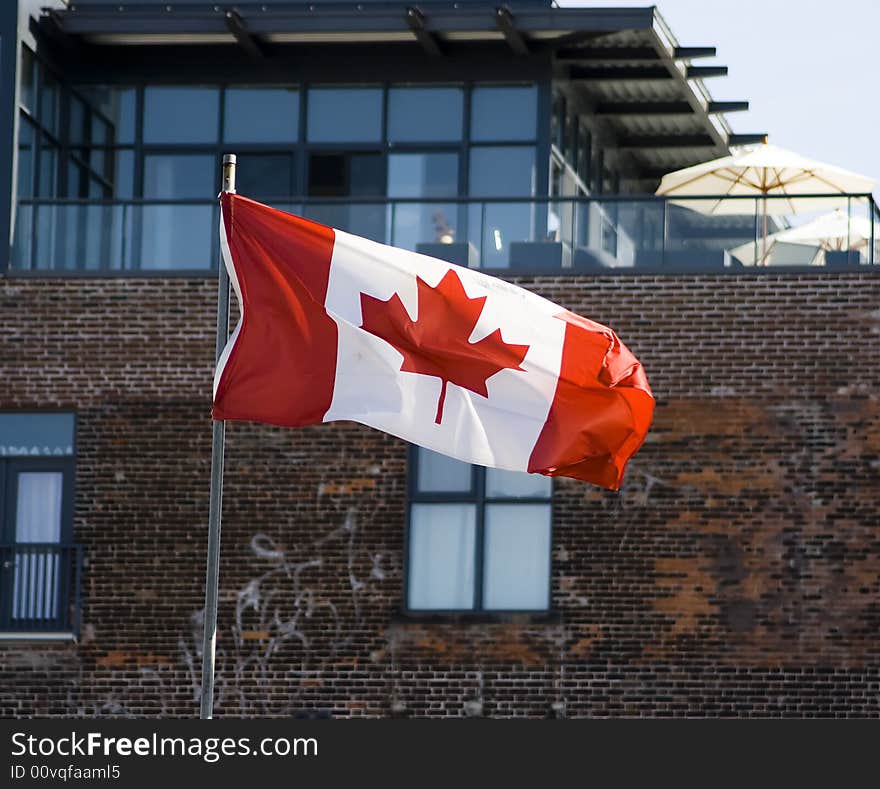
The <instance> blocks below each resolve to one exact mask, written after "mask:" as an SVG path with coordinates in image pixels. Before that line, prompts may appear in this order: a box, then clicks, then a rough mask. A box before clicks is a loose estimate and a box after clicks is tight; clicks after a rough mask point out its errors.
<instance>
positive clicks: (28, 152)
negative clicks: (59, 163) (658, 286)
mask: <svg viewBox="0 0 880 789" xmlns="http://www.w3.org/2000/svg"><path fill="white" fill-rule="evenodd" d="M18 196H19V197H20V198H23V199H27V198H29V197H33V196H34V129H33V126H31V124H30V123H29V122H28V121H26V120H25V119H24V118H21V122H20V123H19V124H18Z"/></svg>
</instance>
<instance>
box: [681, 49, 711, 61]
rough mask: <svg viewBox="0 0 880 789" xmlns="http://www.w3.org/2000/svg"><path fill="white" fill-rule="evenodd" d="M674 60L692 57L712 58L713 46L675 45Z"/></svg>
mask: <svg viewBox="0 0 880 789" xmlns="http://www.w3.org/2000/svg"><path fill="white" fill-rule="evenodd" d="M673 57H675V59H676V60H691V59H692V58H714V57H715V47H676V48H675V50H674V52H673Z"/></svg>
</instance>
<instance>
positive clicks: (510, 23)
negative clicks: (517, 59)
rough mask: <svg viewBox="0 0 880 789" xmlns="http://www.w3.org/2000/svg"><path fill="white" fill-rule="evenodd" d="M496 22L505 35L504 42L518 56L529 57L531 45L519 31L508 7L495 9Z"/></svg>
mask: <svg viewBox="0 0 880 789" xmlns="http://www.w3.org/2000/svg"><path fill="white" fill-rule="evenodd" d="M495 22H496V24H497V25H498V29H499V30H500V31H501V32H502V33H503V34H504V40H505V41H506V42H507V45H508V46H509V47H510V48H511V49H512V50H513V51H514V52H515V53H516V54H517V55H529V54H531V53H530V50H529V45H528V44H527V43H526V40H525V38H523V34H522V33H520V32H519V30H517V27H516V19H515V18H514V16H513V14H512V13H511V11H510V9H509V8H508V7H507V6H501V7H500V8H496V9H495Z"/></svg>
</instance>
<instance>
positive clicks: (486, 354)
mask: <svg viewBox="0 0 880 789" xmlns="http://www.w3.org/2000/svg"><path fill="white" fill-rule="evenodd" d="M416 282H417V285H418V297H419V317H418V320H415V321H414V320H412V319H411V318H410V317H409V313H407V311H406V308H405V307H404V306H403V302H402V301H401V300H400V296H398V295H397V294H396V293H395V294H394V295H393V296H391V298H389V299H387V300H386V301H382V300H381V299H377V298H374V297H373V296H368V295H367V294H366V293H361V314H362V316H363V323H362V324H361V328H362V329H365V330H366V331H368V332H370V334H375V335H376V336H377V337H381V338H382V339H383V340H385V342H387V343H389V344H390V345H393V346H394V347H395V348H396V349H397V350H398V351H400V353H402V354H403V363H402V364H401V365H400V369H401V372H405V373H421V374H422V375H433V376H436V377H437V378H439V379H440V380H441V381H442V385H441V387H440V400H439V401H438V403H437V416H436V417H435V419H434V422H435V423H436V424H438V425H439V424H440V422H441V420H442V419H443V403H444V401H445V400H446V385H447V384H448V383H453V384H455V385H456V386H460V387H462V388H463V389H470V391H472V392H475V393H476V394H478V395H482V396H483V397H488V396H489V390H488V389H487V388H486V381H487V380H488V379H489V378H491V377H492V376H493V375H495V373H497V372H499V371H500V370H504V369H511V370H522V367H520V364H521V363H522V360H523V359H524V358H525V356H526V352H527V351H528V350H529V346H528V345H511V344H509V343H506V342H504V339H503V338H502V337H501V329H495V331H493V332H492V333H491V334H489V335H487V336H486V337H483V339H482V340H480V341H479V342H470V340H469V339H468V338H469V337H470V336H471V333H472V332H473V330H474V326H476V325H477V321H478V320H479V318H480V313H482V311H483V305H484V304H485V303H486V297H485V296H480V297H478V298H476V299H472V298H469V297H468V295H467V294H466V293H465V292H464V287H463V286H462V284H461V280H460V279H459V278H458V275H457V274H456V273H455V271H454V269H449V271H447V272H446V274H445V276H444V277H443V279H441V280H440V282H439V284H438V285H437V287H436V288H432V287H431V286H430V285H429V284H428V283H427V282H425V281H424V280H423V279H422V278H421V277H416Z"/></svg>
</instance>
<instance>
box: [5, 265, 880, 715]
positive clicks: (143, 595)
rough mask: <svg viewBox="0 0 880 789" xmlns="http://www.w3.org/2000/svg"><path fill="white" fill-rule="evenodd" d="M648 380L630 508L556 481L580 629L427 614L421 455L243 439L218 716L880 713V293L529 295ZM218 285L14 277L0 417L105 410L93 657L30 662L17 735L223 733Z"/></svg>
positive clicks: (547, 290) (690, 289)
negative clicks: (205, 621)
mask: <svg viewBox="0 0 880 789" xmlns="http://www.w3.org/2000/svg"><path fill="white" fill-rule="evenodd" d="M520 283H521V284H525V285H527V286H529V287H533V288H534V289H536V290H537V291H539V292H540V293H542V294H543V295H545V296H547V297H549V298H551V299H553V300H554V301H557V302H558V303H560V304H562V305H564V306H566V307H568V308H570V309H573V310H575V311H577V312H580V313H582V314H584V315H587V316H589V317H591V318H593V319H595V320H598V321H601V322H603V323H607V324H609V325H611V326H612V327H613V328H614V329H615V330H617V331H618V333H619V334H620V335H621V337H622V338H623V339H624V341H625V342H626V343H627V344H628V345H629V346H630V347H631V348H632V349H633V351H634V352H635V353H636V354H637V355H638V356H639V357H640V358H641V359H642V361H643V363H644V364H645V367H646V369H647V371H648V374H649V377H650V380H651V384H652V386H653V388H654V391H655V394H656V396H657V398H658V408H657V413H656V419H655V424H654V427H653V428H652V431H651V433H650V435H649V438H648V441H647V443H646V444H645V446H644V447H643V448H642V450H641V452H640V453H639V454H638V455H637V456H636V458H635V459H634V460H633V461H632V463H631V465H630V469H629V472H628V478H627V481H626V483H625V486H624V488H623V490H622V491H621V492H620V493H619V494H613V493H608V492H604V491H602V490H599V489H597V488H594V487H591V486H589V485H585V484H582V483H578V482H575V481H571V480H560V481H557V483H556V486H555V498H554V507H555V510H554V512H555V522H554V552H553V606H554V609H555V610H554V613H553V615H552V616H551V617H549V618H545V619H544V620H538V619H532V618H529V617H523V616H511V617H508V618H507V619H506V620H505V621H499V622H491V623H485V622H483V623H478V622H446V623H436V622H416V621H410V620H407V619H405V618H403V617H401V616H400V615H399V607H400V602H401V587H402V546H403V523H404V514H405V487H406V451H405V446H404V444H403V443H402V442H400V441H398V440H397V439H394V438H391V437H389V436H386V435H383V434H381V433H379V432H376V431H372V430H369V429H367V428H362V427H359V426H356V425H351V424H336V425H327V426H319V427H314V428H307V429H302V430H282V429H276V428H272V427H266V426H259V425H246V424H231V425H230V426H229V430H228V444H227V456H226V457H227V461H226V482H225V509H224V521H223V554H222V562H221V610H220V619H221V621H220V631H219V637H218V669H219V673H218V689H217V690H218V693H217V712H218V714H221V715H224V714H225V715H292V714H297V713H298V712H301V711H303V710H309V709H321V710H328V711H330V712H332V713H333V714H335V715H349V716H377V715H378V716H388V715H396V716H423V715H439V716H464V715H468V714H484V715H490V716H511V715H513V716H532V717H548V716H569V717H575V716H604V715H635V716H638V715H645V716H668V715H729V716H777V715H779V716H783V715H797V716H803V715H846V714H848V715H873V716H877V715H878V714H880V640H878V636H877V633H878V632H880V606H878V602H877V600H878V593H880V580H878V579H880V503H878V496H877V491H878V482H880V400H878V386H877V384H878V377H880V375H878V368H880V346H878V338H880V278H878V277H875V276H868V275H860V274H842V273H839V274H833V273H824V274H817V275H810V276H807V275H802V276H801V275H791V276H773V275H769V276H766V275H765V276H738V277H724V276H710V275H705V276H693V277H685V276H681V277H674V278H673V277H670V278H661V277H641V278H614V279H612V278H606V279H580V280H570V279H564V278H558V279H554V278H541V279H531V278H529V279H523V280H520ZM215 293H216V286H215V284H214V282H213V281H208V280H200V279H199V280H196V279H194V280H187V279H172V278H169V279H124V280H123V279H63V280H62V279H24V278H20V279H13V278H6V279H0V409H17V408H22V409H25V408H26V409H39V408H47V407H52V408H68V409H71V410H74V411H76V413H77V415H78V435H77V440H78V450H79V451H78V458H77V487H76V513H75V539H76V541H77V542H80V543H82V544H83V545H85V546H86V551H87V556H88V565H87V567H86V569H85V575H84V588H83V598H84V612H83V631H82V637H81V639H80V642H79V643H77V644H43V645H40V644H24V643H9V642H5V643H0V714H2V715H5V716H9V715H91V714H134V715H193V714H195V713H196V711H197V708H198V704H197V700H196V694H197V689H198V682H199V671H200V658H199V656H198V654H197V650H198V648H199V645H200V642H201V626H200V622H199V611H200V609H201V607H202V603H203V588H204V587H203V582H204V552H205V541H206V522H207V509H208V505H207V500H208V477H209V467H210V435H211V431H210V426H209V408H210V401H209V398H210V380H211V374H212V356H213V348H214V338H213V335H214V328H213V323H214V315H215V304H214V299H215Z"/></svg>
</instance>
